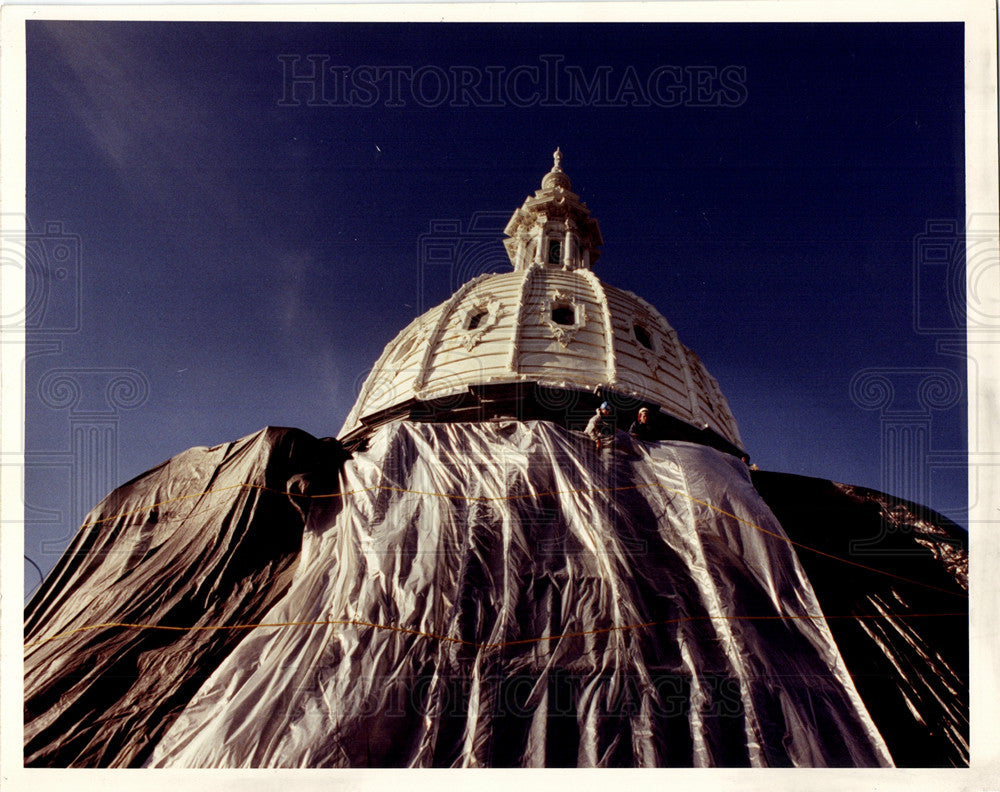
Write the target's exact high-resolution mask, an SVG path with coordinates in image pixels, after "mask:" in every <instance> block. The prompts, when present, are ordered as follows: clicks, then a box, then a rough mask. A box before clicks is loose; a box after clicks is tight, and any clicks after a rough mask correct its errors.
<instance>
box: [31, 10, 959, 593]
mask: <svg viewBox="0 0 1000 792" xmlns="http://www.w3.org/2000/svg"><path fill="white" fill-rule="evenodd" d="M962 41H963V31H962V26H961V25H960V24H806V23H802V24H688V25H669V24H642V25H638V24H630V25H625V24H622V25H613V24H601V25H581V24H559V25H554V24H544V25H542V24H535V25H528V24H502V25H496V26H492V27H491V26H486V25H472V24H449V25H429V24H408V25H403V24H323V25H320V24H222V23H176V22H175V23H136V22H48V21H46V22H42V21H32V22H29V23H28V25H27V67H28V71H27V78H28V79H27V113H28V115H27V179H28V182H27V183H28V189H27V212H28V223H29V225H30V227H31V229H32V232H33V233H34V235H35V237H36V238H37V240H38V243H37V244H38V245H40V246H41V247H39V248H38V249H39V250H43V251H46V252H45V253H44V255H42V256H41V258H40V261H41V264H40V267H41V271H42V272H43V273H45V277H46V278H47V280H45V281H44V283H45V284H46V288H45V289H43V290H41V291H40V292H39V295H40V296H38V297H37V299H36V300H35V303H32V302H31V299H30V298H29V308H30V307H31V305H32V304H34V305H36V309H35V312H34V314H31V313H30V312H29V326H33V328H34V330H33V332H32V333H31V334H30V335H29V346H28V353H29V360H28V369H27V389H26V422H27V459H26V464H27V487H26V499H27V504H28V509H27V513H26V520H27V534H26V553H27V554H28V556H29V557H31V559H32V560H33V561H34V562H35V563H37V564H38V566H39V567H41V568H42V569H43V570H48V569H49V568H51V566H52V565H53V564H54V563H55V561H56V560H57V558H58V555H59V552H61V548H62V547H64V546H65V545H66V544H67V543H68V541H69V539H70V538H71V536H72V534H73V533H74V532H75V529H76V524H77V522H76V521H77V520H78V519H79V518H80V517H82V514H81V513H80V511H81V509H83V508H89V507H90V506H92V505H93V503H94V502H96V499H97V497H98V496H96V495H95V496H94V497H93V498H92V499H91V500H92V502H89V503H88V505H87V506H86V507H83V506H82V505H81V504H82V503H83V502H84V501H86V500H87V498H88V497H89V496H87V494H86V492H87V487H88V486H89V487H91V489H93V488H94V487H95V486H96V485H100V484H101V483H102V482H103V481H105V480H107V481H111V482H112V485H113V484H118V483H122V482H124V481H126V480H127V479H129V478H131V477H133V476H136V475H138V474H140V473H142V472H143V471H144V470H147V469H149V468H150V467H152V466H154V465H156V464H158V463H159V462H162V461H163V460H165V459H167V458H168V457H170V456H172V455H174V454H176V453H179V452H180V451H182V450H184V449H185V448H188V447H191V446H197V445H214V444H216V443H220V442H225V441H228V440H232V439H236V438H238V437H241V436H244V435H246V434H249V433H251V432H254V431H256V430H258V429H260V428H262V427H264V426H266V425H279V426H282V425H283V426H296V427H299V428H302V429H304V430H306V431H308V432H310V433H312V434H315V435H317V436H329V435H334V434H336V432H337V431H338V430H339V428H340V426H341V423H342V422H343V419H344V417H345V416H346V414H347V412H348V410H349V409H350V407H351V404H352V403H353V401H354V399H355V397H356V394H357V391H358V388H359V387H360V384H361V382H362V381H363V379H364V376H365V374H366V372H367V370H368V368H369V367H370V366H371V364H372V363H373V362H374V361H375V359H376V358H377V356H378V354H379V353H380V351H381V349H382V347H383V346H384V345H385V344H386V343H387V342H388V341H389V340H390V339H391V338H392V337H393V336H394V335H395V334H396V333H397V332H398V331H399V330H400V329H401V328H402V327H403V326H404V325H406V324H407V323H408V322H409V321H410V320H411V319H412V318H414V317H415V316H416V315H418V314H419V313H420V312H421V311H422V310H426V309H427V308H430V307H431V306H433V305H435V304H437V303H439V302H441V301H442V300H444V299H445V298H446V297H447V296H448V294H449V293H450V292H451V290H452V289H453V288H455V287H456V286H457V285H458V284H459V282H461V281H462V280H464V279H466V278H467V277H471V276H473V275H475V274H478V273H479V272H480V271H485V270H488V269H497V270H502V269H503V268H504V261H505V260H506V259H505V255H504V253H503V249H502V247H501V234H500V229H501V228H502V226H503V224H504V222H505V220H506V219H507V218H508V217H509V216H510V213H511V212H513V210H514V209H515V208H516V207H517V206H519V205H520V203H521V202H522V201H523V199H524V197H525V196H526V195H528V194H529V193H530V192H532V191H533V190H534V189H536V188H537V187H538V185H539V182H540V179H541V177H542V175H543V174H544V172H545V171H546V170H547V169H548V168H549V167H550V166H551V152H552V150H553V149H554V148H555V147H556V146H557V145H558V146H561V148H562V150H563V152H564V154H565V159H564V168H565V170H566V171H567V172H568V173H569V175H570V176H571V178H572V179H573V185H574V189H575V190H576V191H577V192H579V194H580V195H581V197H582V198H583V200H584V201H586V202H587V203H588V205H589V206H590V208H591V209H592V211H593V212H594V215H595V216H596V217H597V218H598V219H599V221H600V223H601V229H602V231H603V235H604V239H605V246H604V253H603V255H602V257H601V260H600V261H599V262H598V264H597V266H596V268H595V271H596V273H597V274H598V275H599V277H601V278H602V280H604V281H605V282H607V283H610V284H612V285H614V286H618V287H622V288H626V289H630V290H633V291H635V292H637V293H638V294H640V295H642V296H643V297H645V298H646V299H648V300H649V301H650V302H652V303H653V304H654V305H655V306H656V307H657V308H658V309H659V310H660V312H661V313H663V315H664V316H665V317H666V318H667V320H668V321H669V322H670V323H671V324H672V325H673V326H674V327H675V328H676V329H677V331H678V333H679V335H680V337H681V339H682V340H683V341H684V343H685V344H687V345H688V346H689V347H691V348H693V349H694V350H695V351H696V352H697V353H698V354H699V356H700V357H701V358H702V360H703V361H704V362H705V364H706V366H707V367H708V369H709V371H711V372H712V374H713V375H714V376H715V377H716V378H717V379H718V381H719V383H720V386H721V388H722V391H723V393H724V394H725V395H726V396H727V398H728V399H729V402H730V405H731V407H732V409H733V412H734V414H735V416H736V419H737V421H738V422H739V425H740V429H741V432H742V435H743V439H744V443H745V445H746V446H747V448H748V449H749V451H750V453H751V455H752V456H753V458H754V460H755V461H757V462H758V464H759V465H760V466H761V467H762V468H765V469H769V470H779V471H784V472H791V473H799V474H803V475H810V476H819V477H823V478H831V479H834V480H838V481H843V482H847V483H853V484H860V485H865V486H870V487H874V488H888V489H892V491H893V494H896V495H900V496H902V497H909V498H913V499H916V500H920V501H923V502H925V503H927V504H928V505H930V506H931V507H933V508H936V509H938V510H940V511H942V512H944V513H946V514H947V515H948V516H950V517H952V518H953V519H955V520H957V521H958V522H959V523H961V524H966V523H967V513H966V486H967V483H966V475H965V470H964V467H963V465H962V464H961V462H960V460H961V458H962V456H963V454H964V452H965V450H966V445H967V440H966V431H967V427H966V420H965V409H966V408H965V393H964V383H965V378H966V363H965V358H964V334H963V331H962V329H963V327H964V316H963V313H962V305H961V303H960V301H958V300H956V299H955V297H954V295H955V294H956V293H963V292H964V288H963V287H962V286H961V284H962V283H963V281H962V278H963V269H962V264H961V252H960V250H959V249H958V248H956V246H955V239H954V237H953V236H949V233H950V232H949V229H950V228H954V227H955V224H956V223H958V225H959V226H960V225H961V223H962V222H963V218H964V216H965V204H964V177H963V172H964V151H963V135H964V119H963V81H962V78H963V74H962V65H963V44H962ZM310 58H311V59H310ZM314 68H319V69H321V71H322V73H323V74H324V75H326V77H325V82H324V84H323V85H319V84H318V83H316V82H312V83H310V82H309V81H307V80H302V79H300V80H298V81H293V80H291V77H292V76H293V75H297V76H299V77H302V76H303V75H308V74H310V73H312V70H313V69H314ZM343 81H346V82H343ZM344 86H346V88H347V90H346V93H345V92H344ZM462 86H465V87H464V88H463V87H462ZM474 218H477V223H478V225H476V226H475V227H470V223H472V221H473V219H474ZM449 222H450V226H449V225H448V223H449ZM929 224H930V225H929ZM432 228H433V229H437V230H435V231H433V232H432ZM446 228H450V229H451V230H450V231H449V230H442V229H446ZM60 234H62V236H65V237H68V238H69V239H70V242H71V245H70V250H71V253H70V256H69V259H68V262H69V264H68V266H64V263H63V264H60V263H59V262H57V261H56V260H55V258H54V255H55V254H54V253H53V252H52V251H54V250H55V248H54V247H53V245H55V244H56V242H55V241H53V240H54V239H55V237H59V235H60ZM442 237H444V238H447V239H449V240H451V241H452V242H456V243H457V244H463V245H465V246H466V249H468V250H471V253H469V255H468V256H467V257H466V258H464V259H463V260H462V261H460V262H459V263H458V265H457V266H456V267H453V268H451V269H449V268H448V267H443V266H441V265H434V264H433V263H431V262H428V261H427V260H426V259H427V257H426V253H425V251H426V244H427V243H428V241H432V240H440V239H441V238H442ZM60 238H61V237H60ZM56 241H58V240H56ZM494 242H495V244H494ZM942 251H943V252H942ZM935 256H937V258H935ZM56 270H59V271H60V272H62V273H63V275H61V276H60V275H59V274H58V273H57V272H56ZM67 271H68V275H67ZM956 284H958V285H956ZM30 286H31V284H30V283H29V294H30ZM116 377H117V378H119V379H120V378H121V377H124V378H125V380H127V381H128V382H129V383H131V386H134V387H135V388H136V390H134V391H133V392H132V393H131V395H129V394H127V393H126V394H125V395H124V396H122V394H121V393H119V394H118V395H117V396H115V397H114V398H111V397H109V396H108V392H107V385H108V383H109V382H110V381H111V380H113V379H115V378H116ZM859 377H861V378H862V379H861V380H859V379H858V378H859ZM46 378H47V379H46ZM60 378H64V379H65V378H68V379H69V380H74V381H75V382H76V383H77V385H78V387H79V389H80V393H81V395H80V398H79V399H78V400H77V401H76V402H73V403H72V404H71V403H70V402H72V398H70V399H69V401H67V400H66V399H60V398H59V393H58V392H57V390H58V389H57V388H56V389H55V390H53V389H54V388H55V384H54V383H57V381H58V380H59V379H60ZM852 382H854V383H855V389H854V391H853V392H852ZM885 383H888V386H886V384H885ZM887 388H888V389H887ZM102 389H103V390H102ZM890 389H891V394H890V393H889V390H890ZM109 398H111V401H108V399H109ZM102 399H103V400H104V401H103V402H102ZM88 400H90V401H88ZM880 400H881V401H880ZM873 405H874V406H873ZM878 405H881V406H878ZM88 421H90V423H91V424H93V425H95V426H98V425H99V426H102V427H104V428H105V429H106V430H107V434H106V435H105V436H106V438H110V439H108V440H106V442H109V443H111V445H112V446H113V447H114V463H113V465H111V468H110V469H108V470H107V471H106V472H105V473H103V474H101V475H97V474H92V473H90V472H88V471H86V470H83V469H82V468H81V467H80V465H79V463H78V462H76V461H74V457H73V442H74V441H73V432H74V429H79V428H80V427H81V426H86V425H88V423H87V422H88ZM901 429H902V430H913V431H919V432H923V433H924V434H923V437H924V438H925V445H924V446H923V448H922V450H921V449H919V448H918V449H916V450H914V451H913V452H907V454H904V455H902V456H900V457H898V458H895V457H892V455H891V454H889V453H888V452H887V451H886V450H885V447H884V442H885V441H886V438H888V437H890V433H891V432H894V431H898V430H901ZM904 457H905V459H904ZM894 459H896V461H893V460H894ZM899 460H903V462H900V461H899ZM956 460H959V461H956ZM101 476H103V478H102V477H101ZM95 482H96V484H95ZM889 485H891V486H889ZM74 488H75V489H74ZM74 491H75V492H76V495H75V496H74V495H73V492H74ZM74 497H75V500H74ZM25 575H26V587H27V588H29V589H30V588H32V587H33V586H34V584H35V583H36V582H37V580H38V576H37V573H35V572H34V571H33V570H31V569H30V568H26V572H25Z"/></svg>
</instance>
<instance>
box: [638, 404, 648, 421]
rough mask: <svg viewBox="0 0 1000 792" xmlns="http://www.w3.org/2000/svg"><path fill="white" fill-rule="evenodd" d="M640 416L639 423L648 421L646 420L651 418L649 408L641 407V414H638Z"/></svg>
mask: <svg viewBox="0 0 1000 792" xmlns="http://www.w3.org/2000/svg"><path fill="white" fill-rule="evenodd" d="M638 418H639V423H646V421H648V420H649V408H648V407H640V408H639V416H638Z"/></svg>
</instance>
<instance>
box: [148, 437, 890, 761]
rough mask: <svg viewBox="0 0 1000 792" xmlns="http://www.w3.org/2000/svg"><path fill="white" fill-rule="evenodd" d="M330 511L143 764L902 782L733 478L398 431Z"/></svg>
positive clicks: (809, 599) (357, 462)
mask: <svg viewBox="0 0 1000 792" xmlns="http://www.w3.org/2000/svg"><path fill="white" fill-rule="evenodd" d="M341 493H342V495H341V497H342V508H341V509H340V510H339V512H337V510H332V509H315V510H314V511H313V513H312V514H311V515H310V522H309V523H308V524H307V527H306V536H305V539H304V543H303V549H302V554H301V557H300V561H299V565H298V567H297V569H296V573H295V578H294V580H293V582H292V585H291V587H290V588H289V590H288V592H287V594H286V595H285V596H284V597H283V598H282V599H281V600H280V601H279V602H278V603H277V604H275V605H274V606H273V607H272V609H271V610H270V612H268V613H267V614H266V615H265V616H264V617H263V618H262V619H261V621H262V623H264V624H267V625H281V626H261V627H258V628H256V629H254V630H252V631H251V632H250V633H249V634H248V635H247V636H246V638H245V639H244V640H243V641H242V642H241V643H240V644H239V645H238V646H237V648H236V649H235V650H234V651H233V652H232V653H231V654H230V655H229V656H228V658H227V659H226V660H225V661H224V662H223V663H222V664H221V665H220V666H219V667H218V668H217V670H216V671H215V673H214V674H213V675H212V676H211V677H210V678H209V679H208V680H207V682H206V683H205V684H204V685H203V686H202V688H201V689H200V691H199V692H198V693H197V694H196V695H195V696H194V698H193V699H192V700H191V701H190V703H189V704H188V705H187V707H186V708H185V709H184V711H183V712H182V713H181V714H180V716H179V717H178V718H177V720H176V721H175V722H174V723H173V725H172V727H171V728H170V729H169V730H168V731H167V732H166V734H165V735H164V736H163V738H162V739H161V740H160V742H159V744H158V745H157V746H156V748H155V750H154V752H153V754H152V756H151V758H150V760H149V761H148V762H147V766H154V767H331V766H339V767H346V766H355V767H379V766H546V765H547V766H557V765H579V766H692V765H693V766H719V765H726V766H747V765H749V766H789V765H796V766H843V765H857V766H889V765H891V760H890V758H889V754H888V752H887V750H886V748H885V746H884V744H883V741H882V739H881V737H880V736H879V734H878V732H877V730H876V728H875V727H874V725H873V724H872V722H871V720H870V718H869V717H868V714H867V712H866V710H865V708H864V705H863V704H862V703H861V700H860V699H859V697H858V695H857V693H856V691H855V689H854V686H853V684H852V682H851V679H850V676H849V675H848V673H847V671H846V669H845V666H844V663H843V661H842V659H841V657H840V654H839V653H838V650H837V647H836V645H835V644H834V641H833V639H832V637H831V635H830V632H829V630H828V628H827V626H826V623H825V621H824V620H823V618H822V613H821V611H820V608H819V605H818V603H817V601H816V598H815V596H814V594H813V591H812V588H811V587H810V584H809V582H808V580H807V578H806V576H805V574H804V573H803V571H802V568H801V567H800V565H799V563H798V560H797V559H796V556H795V553H794V551H793V548H792V547H791V546H790V545H789V544H788V543H787V541H785V540H784V532H783V531H782V529H781V527H780V526H779V524H778V523H777V521H776V520H775V518H774V517H773V515H772V514H771V512H770V511H769V510H768V508H767V506H766V505H765V504H764V503H763V501H761V500H760V498H759V497H758V495H757V493H756V491H755V490H754V489H753V487H752V485H751V483H750V480H749V476H748V473H747V470H746V468H745V466H744V465H743V463H742V462H740V461H739V460H738V459H735V458H733V457H731V456H728V455H725V454H722V453H720V452H718V451H715V450H713V449H710V448H707V447H704V446H699V445H694V444H688V443H681V442H660V443H651V444H642V443H637V442H633V441H630V440H629V439H628V438H625V437H621V438H620V442H619V444H618V446H617V447H616V448H614V449H613V450H608V451H602V452H596V451H593V450H592V449H591V446H590V443H589V442H588V441H586V440H585V439H584V438H583V436H582V435H580V434H579V433H574V432H570V431H567V430H565V429H562V428H560V427H558V426H555V425H553V424H549V423H545V422H515V421H510V422H505V423H483V424H415V423H409V422H400V423H396V424H391V425H388V426H385V427H382V428H381V429H380V430H378V431H377V432H376V433H375V435H374V436H373V438H372V442H371V445H370V448H369V449H368V450H367V451H365V452H363V453H358V454H356V455H355V459H354V460H352V461H349V462H348V463H347V464H346V466H345V469H344V474H343V479H342V481H341ZM335 512H336V516H335V517H331V516H330V515H331V514H333V513H335Z"/></svg>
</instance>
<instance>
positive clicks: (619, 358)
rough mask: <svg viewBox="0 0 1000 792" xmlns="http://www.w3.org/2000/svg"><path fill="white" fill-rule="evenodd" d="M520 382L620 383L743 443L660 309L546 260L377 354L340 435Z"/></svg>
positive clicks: (476, 293)
mask: <svg viewBox="0 0 1000 792" xmlns="http://www.w3.org/2000/svg"><path fill="white" fill-rule="evenodd" d="M561 321H562V322H566V321H569V322H571V323H570V324H562V323H560V322H561ZM519 381H530V382H536V383H538V384H541V385H545V386H548V387H565V388H574V389H578V390H587V391H593V390H595V389H596V388H604V389H607V390H613V391H617V392H619V393H623V394H627V395H629V396H633V397H635V398H637V399H639V400H641V401H644V402H651V403H653V404H657V405H659V406H660V408H661V409H662V410H663V411H664V412H666V413H667V414H669V415H672V416H674V417H676V418H680V419H681V420H683V421H686V422H687V423H689V424H691V425H693V426H695V427H697V428H699V429H700V428H709V429H711V430H713V431H715V432H716V433H718V434H719V435H721V436H722V437H723V438H725V439H726V440H728V441H729V442H731V443H732V444H733V445H736V446H740V447H742V443H741V441H740V437H739V430H738V429H737V426H736V421H735V419H734V418H733V415H732V413H731V412H730V410H729V405H728V403H727V402H726V399H725V397H724V396H723V395H722V393H721V392H720V390H719V386H718V384H717V383H716V381H715V379H714V378H713V377H712V376H711V375H710V374H709V373H708V372H707V371H706V370H705V368H704V366H702V364H701V361H700V360H698V357H697V356H696V355H695V354H694V352H692V351H691V350H690V349H688V348H687V347H685V346H684V345H683V344H682V343H681V342H680V340H679V339H678V338H677V334H676V333H675V332H674V330H673V328H672V327H670V325H669V324H668V323H667V321H666V320H665V319H664V318H663V317H662V316H661V315H660V314H659V312H657V311H656V309H655V308H653V307H652V306H651V305H649V303H647V302H646V301H645V300H643V299H642V298H641V297H638V296H637V295H635V294H633V293H632V292H628V291H624V290H622V289H616V288H614V287H612V286H607V285H605V284H603V283H601V281H600V280H599V279H598V278H597V276H595V275H594V274H593V273H592V272H591V271H590V270H587V269H578V270H562V269H553V268H549V267H544V266H536V267H529V268H528V269H525V270H523V271H519V272H508V273H502V274H496V275H483V276H480V277H478V278H475V279H473V280H471V281H469V282H467V283H466V284H465V285H464V286H462V287H461V288H459V290H458V291H457V292H455V294H454V295H452V297H451V298H450V299H449V300H447V301H446V302H444V303H443V304H441V305H439V306H437V307H436V308H432V309H431V310H430V311H428V312H427V313H425V314H423V315H422V316H420V317H418V318H417V319H415V320H414V321H413V322H411V323H410V325H409V326H408V327H406V328H405V329H404V330H403V331H402V332H401V333H400V334H399V335H398V336H396V338H395V339H393V340H392V341H391V342H390V343H389V344H388V346H386V348H385V351H384V352H383V353H382V356H381V357H380V358H379V360H378V362H376V364H375V366H374V368H373V369H372V372H371V374H370V375H369V377H368V379H367V380H366V382H365V384H364V386H363V387H362V390H361V394H360V396H359V397H358V400H357V403H356V404H355V405H354V408H353V409H352V410H351V413H350V415H349V416H348V418H347V421H346V423H345V424H344V428H343V430H342V432H341V436H343V435H344V434H346V433H348V432H350V431H353V430H354V429H356V428H357V427H358V426H359V425H360V420H361V418H362V417H364V416H368V415H371V414H374V413H377V412H379V411H381V410H384V409H386V408H388V407H391V406H392V405H394V404H399V403H401V402H403V401H406V400H407V399H410V398H417V399H420V400H429V399H436V398H440V397H443V396H449V395H453V394H457V393H462V392H464V391H465V390H466V389H467V388H468V386H469V385H482V384H495V383H505V382H519Z"/></svg>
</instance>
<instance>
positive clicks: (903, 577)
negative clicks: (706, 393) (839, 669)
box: [752, 471, 969, 767]
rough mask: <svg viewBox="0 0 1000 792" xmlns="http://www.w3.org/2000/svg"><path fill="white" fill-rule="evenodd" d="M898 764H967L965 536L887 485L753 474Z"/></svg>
mask: <svg viewBox="0 0 1000 792" xmlns="http://www.w3.org/2000/svg"><path fill="white" fill-rule="evenodd" d="M752 477H753V482H754V486H755V488H756V489H757V491H758V492H760V494H761V497H763V498H764V500H765V501H766V502H767V504H768V506H769V507H770V508H771V510H772V512H774V514H775V516H777V518H778V519H779V520H780V521H781V524H782V526H783V527H784V528H785V531H786V533H787V534H788V535H789V537H790V538H791V539H792V540H794V541H795V542H796V552H797V554H798V556H799V560H800V562H801V563H802V566H803V568H804V569H805V570H806V573H807V574H808V575H809V582H810V583H811V584H812V586H813V590H814V591H815V592H816V596H817V597H818V599H819V601H820V604H821V605H822V606H823V611H824V613H825V614H826V615H827V617H828V623H829V625H830V630H831V632H832V633H833V637H834V638H835V639H836V641H837V646H838V648H839V649H840V653H841V656H842V657H843V658H844V661H845V662H846V663H847V668H848V670H849V671H850V672H851V675H852V677H853V679H854V683H855V686H856V687H857V689H858V692H859V693H860V694H861V697H862V699H863V700H864V702H865V706H866V707H867V708H868V712H869V714H870V715H871V716H872V719H873V720H874V721H875V723H876V725H877V726H878V727H879V730H880V732H881V734H882V736H883V738H884V739H885V742H886V745H887V746H888V747H889V750H890V752H891V753H892V758H893V761H894V762H895V763H896V764H897V765H902V766H910V767H948V766H958V767H962V766H966V765H968V763H969V686H968V678H969V622H968V612H969V611H968V609H969V599H968V562H969V557H968V549H967V546H968V533H967V532H965V531H964V530H962V529H961V528H959V527H958V526H957V525H955V524H954V523H952V522H951V521H949V520H948V519H947V518H945V517H943V516H942V515H940V514H938V513H936V512H934V511H932V510H930V509H927V508H926V507H923V506H920V505H919V504H916V503H911V502H908V501H905V500H901V499H899V498H894V497H892V496H890V495H886V494H885V493H881V492H877V491H875V490H870V489H866V488H862V487H852V486H848V485H844V484H835V483H833V482H831V481H823V480H821V479H814V478H806V477H804V476H794V475H790V474H787V473H772V472H766V471H755V472H753V473H752Z"/></svg>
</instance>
